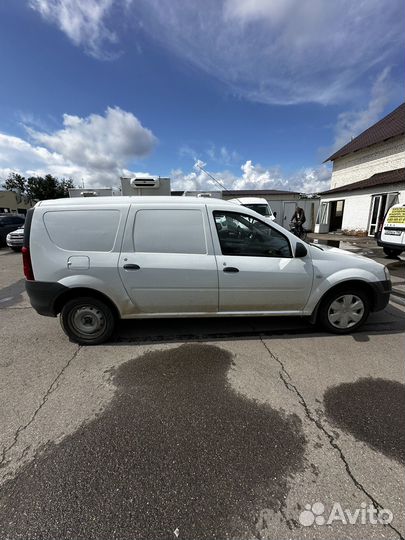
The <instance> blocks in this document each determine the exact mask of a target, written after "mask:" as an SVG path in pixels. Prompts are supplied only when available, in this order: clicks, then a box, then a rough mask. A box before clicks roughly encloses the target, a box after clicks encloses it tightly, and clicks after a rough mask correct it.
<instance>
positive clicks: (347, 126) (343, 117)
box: [332, 67, 394, 152]
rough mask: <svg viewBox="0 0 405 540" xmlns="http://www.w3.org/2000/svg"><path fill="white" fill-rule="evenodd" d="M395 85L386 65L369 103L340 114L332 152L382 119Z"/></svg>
mask: <svg viewBox="0 0 405 540" xmlns="http://www.w3.org/2000/svg"><path fill="white" fill-rule="evenodd" d="M393 87H394V85H393V82H392V80H391V79H390V68H389V67H386V68H385V69H383V71H382V72H381V73H380V74H379V76H378V77H377V79H376V80H375V81H374V84H373V86H372V88H371V96H370V100H369V103H368V105H367V106H366V107H365V108H363V109H359V110H355V111H344V112H342V113H340V114H339V116H338V120H337V124H336V128H335V141H334V144H333V147H332V152H333V151H335V150H338V149H339V148H341V147H342V146H344V145H345V144H347V143H348V142H350V140H351V139H352V138H353V137H357V135H359V134H360V133H362V132H363V131H364V130H365V129H367V128H369V127H371V126H372V125H373V124H375V122H377V120H380V119H381V117H382V113H383V111H384V109H385V107H386V106H387V104H388V103H389V102H390V99H391V97H392V91H393Z"/></svg>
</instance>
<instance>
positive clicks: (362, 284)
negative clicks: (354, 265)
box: [310, 279, 377, 323]
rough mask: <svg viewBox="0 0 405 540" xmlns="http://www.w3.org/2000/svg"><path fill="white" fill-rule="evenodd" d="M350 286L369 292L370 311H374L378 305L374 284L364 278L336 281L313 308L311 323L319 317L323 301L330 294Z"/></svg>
mask: <svg viewBox="0 0 405 540" xmlns="http://www.w3.org/2000/svg"><path fill="white" fill-rule="evenodd" d="M349 288H355V289H356V290H361V291H363V292H364V293H366V294H367V297H368V300H369V301H370V311H373V308H374V307H375V305H376V300H377V299H376V294H377V293H376V291H375V289H374V287H373V285H372V284H371V283H370V282H368V281H364V280H362V279H348V280H346V281H342V282H340V283H336V284H335V285H332V287H330V288H329V289H328V290H326V291H325V292H324V293H323V294H322V296H321V297H320V299H319V300H318V303H317V304H316V306H315V309H314V310H313V312H312V314H311V317H310V321H311V323H315V322H316V320H317V318H318V312H319V308H320V307H321V304H322V302H324V301H325V300H326V299H327V298H328V297H329V296H330V295H332V294H334V293H336V292H339V291H343V290H345V289H349Z"/></svg>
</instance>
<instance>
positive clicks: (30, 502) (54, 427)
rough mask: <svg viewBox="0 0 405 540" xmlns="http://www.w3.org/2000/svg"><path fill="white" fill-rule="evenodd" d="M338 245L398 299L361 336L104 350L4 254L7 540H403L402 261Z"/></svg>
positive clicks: (148, 338) (285, 334) (125, 343)
mask: <svg viewBox="0 0 405 540" xmlns="http://www.w3.org/2000/svg"><path fill="white" fill-rule="evenodd" d="M341 247H344V248H346V249H351V250H354V251H356V252H358V253H363V254H365V255H366V256H370V257H373V258H375V259H376V260H379V261H380V262H383V263H385V264H388V265H390V271H391V273H392V275H393V281H394V285H395V291H396V293H395V295H393V296H392V301H391V302H390V304H389V306H388V307H387V308H386V310H384V311H383V312H379V313H375V314H372V315H371V316H370V318H369V321H368V322H367V323H366V325H365V326H364V328H363V329H362V330H361V331H359V332H357V333H355V334H353V335H348V336H334V335H331V334H327V333H325V332H324V331H323V330H321V329H319V328H317V327H313V326H311V325H310V324H309V323H308V322H306V321H303V320H301V319H299V318H293V319H265V318H238V319H224V320H222V319H221V320H218V319H217V320H215V319H211V320H210V319H189V320H186V319H177V320H163V321H162V320H160V321H157V320H155V321H151V320H149V321H125V322H122V323H121V324H120V325H119V327H118V329H117V332H116V334H115V335H114V337H113V340H112V341H111V342H110V343H108V344H105V345H103V346H99V347H79V346H77V345H75V344H72V343H70V342H69V341H68V340H67V338H66V337H65V335H64V334H63V332H62V330H61V328H60V325H59V321H58V320H57V319H52V318H45V317H41V316H39V315H37V314H36V313H35V312H34V311H33V310H32V308H31V307H30V304H29V302H28V299H27V296H26V293H25V292H24V282H23V280H22V275H21V260H20V259H21V256H20V255H19V254H16V253H13V252H8V251H6V250H4V249H3V250H1V251H0V325H1V329H2V332H1V335H2V340H1V341H2V346H1V357H0V370H1V377H0V385H1V392H0V438H1V447H0V451H1V454H0V538H1V539H2V540H3V539H4V540H6V539H7V540H17V539H24V540H34V539H38V540H39V539H41V540H48V539H49V540H51V539H52V540H53V539H55V540H56V539H58V540H64V539H68V538H69V539H75V540H76V539H77V540H79V539H80V540H81V539H83V540H85V539H86V540H87V539H88V540H91V539H97V540H104V539H105V540H107V539H108V540H113V539H117V540H118V539H120V540H132V539H151V540H152V539H166V538H167V539H170V538H171V539H176V538H180V539H181V538H183V539H187V540H192V539H196V540H197V539H200V538H201V539H214V538H215V539H222V538H224V539H225V538H230V539H253V538H257V539H262V538H271V539H274V540H283V539H312V538H314V539H341V538H348V539H350V538H352V539H358V540H360V539H366V538H367V539H380V538H381V539H382V538H389V539H391V538H392V539H396V538H401V537H402V538H403V537H404V536H405V523H404V515H405V512H404V510H405V508H404V506H405V505H404V493H405V477H404V461H405V433H404V432H405V421H404V420H405V418H404V416H405V407H404V404H405V403H404V402H405V387H404V344H405V343H404V330H405V308H404V304H405V301H404V298H405V294H404V292H405V287H404V283H405V269H404V262H403V260H388V259H386V258H385V257H384V256H383V254H382V251H381V250H380V249H379V248H376V247H375V246H374V245H373V244H370V245H365V244H364V242H363V243H360V245H359V244H355V243H350V242H348V243H347V245H342V246H341ZM377 511H379V512H380V514H379V516H380V517H379V518H378V519H377V518H376V516H377Z"/></svg>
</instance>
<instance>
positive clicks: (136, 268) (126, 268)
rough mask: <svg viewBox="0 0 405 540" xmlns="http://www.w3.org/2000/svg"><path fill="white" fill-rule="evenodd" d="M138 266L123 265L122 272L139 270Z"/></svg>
mask: <svg viewBox="0 0 405 540" xmlns="http://www.w3.org/2000/svg"><path fill="white" fill-rule="evenodd" d="M140 268H141V267H140V266H139V264H124V270H139V269H140Z"/></svg>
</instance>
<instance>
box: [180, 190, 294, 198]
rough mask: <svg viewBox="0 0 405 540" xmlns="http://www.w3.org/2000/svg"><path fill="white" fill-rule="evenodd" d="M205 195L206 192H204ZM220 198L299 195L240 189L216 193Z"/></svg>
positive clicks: (282, 191)
mask: <svg viewBox="0 0 405 540" xmlns="http://www.w3.org/2000/svg"><path fill="white" fill-rule="evenodd" d="M183 193H184V191H172V195H174V196H178V195H182V194H183ZM204 193H206V192H204ZM208 193H209V192H208ZM218 193H222V196H224V195H226V196H227V197H233V198H236V197H268V196H269V195H300V192H299V191H288V190H283V189H240V190H238V189H237V190H223V191H218Z"/></svg>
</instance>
